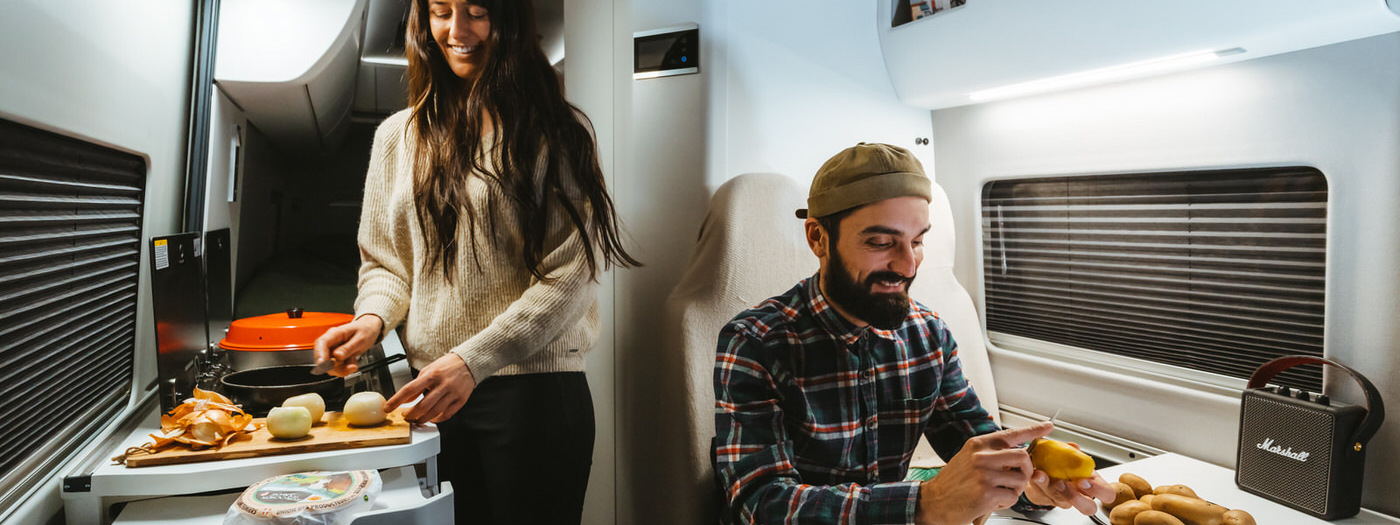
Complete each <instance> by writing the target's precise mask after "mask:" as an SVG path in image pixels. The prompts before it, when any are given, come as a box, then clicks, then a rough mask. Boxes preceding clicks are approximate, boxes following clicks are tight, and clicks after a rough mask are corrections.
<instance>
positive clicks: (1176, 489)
mask: <svg viewBox="0 0 1400 525" xmlns="http://www.w3.org/2000/svg"><path fill="white" fill-rule="evenodd" d="M1152 493H1153V494H1176V495H1178V496H1186V497H1188V498H1196V499H1201V497H1200V496H1197V495H1196V491H1194V490H1191V487H1188V486H1186V485H1157V486H1156V487H1155V488H1153V489H1152Z"/></svg>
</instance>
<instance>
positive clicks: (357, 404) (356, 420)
mask: <svg viewBox="0 0 1400 525" xmlns="http://www.w3.org/2000/svg"><path fill="white" fill-rule="evenodd" d="M385 417H386V414H385V413H384V395H383V394H380V393H379V392H359V393H356V394H355V395H353V396H350V399H347V400H345V421H347V422H349V423H350V424H351V425H355V426H357V427H368V426H372V425H378V424H380V423H383V422H384V418H385Z"/></svg>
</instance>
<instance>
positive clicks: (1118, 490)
mask: <svg viewBox="0 0 1400 525" xmlns="http://www.w3.org/2000/svg"><path fill="white" fill-rule="evenodd" d="M1108 486H1110V487H1113V492H1114V494H1115V496H1114V497H1113V501H1105V502H1104V503H1103V508H1104V510H1113V507H1117V506H1119V505H1122V504H1124V503H1127V502H1129V501H1133V488H1132V487H1129V486H1128V485H1127V484H1124V483H1120V482H1117V481H1115V482H1113V483H1109V484H1108Z"/></svg>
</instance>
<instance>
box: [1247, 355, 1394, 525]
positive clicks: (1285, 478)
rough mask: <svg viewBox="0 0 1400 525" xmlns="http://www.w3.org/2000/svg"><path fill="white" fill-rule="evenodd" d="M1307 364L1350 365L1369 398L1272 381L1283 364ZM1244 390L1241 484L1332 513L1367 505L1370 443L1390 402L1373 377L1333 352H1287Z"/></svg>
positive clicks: (1345, 512)
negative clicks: (1361, 400)
mask: <svg viewBox="0 0 1400 525" xmlns="http://www.w3.org/2000/svg"><path fill="white" fill-rule="evenodd" d="M1307 364H1326V365H1332V366H1335V367H1337V368H1340V369H1342V370H1345V371H1346V372H1347V373H1348V374H1350V375H1351V377H1352V378H1353V379H1355V380H1356V381H1357V382H1358V383H1361V387H1362V389H1363V390H1365V392H1366V405H1367V406H1365V407H1359V406H1353V405H1348V404H1345V403H1338V402H1334V401H1331V400H1329V399H1328V398H1327V396H1325V395H1322V394H1317V393H1311V392H1305V391H1301V390H1294V389H1291V388H1289V387H1286V386H1266V385H1267V384H1268V382H1269V380H1270V379H1273V378H1274V376H1276V375H1278V373H1279V372H1282V371H1284V370H1287V369H1289V368H1292V367H1294V366H1298V365H1307ZM1243 396H1244V397H1243V402H1242V403H1241V404H1240V444H1239V451H1238V457H1237V459H1238V463H1237V469H1236V471H1235V483H1236V484H1237V485H1239V486H1240V488H1241V489H1244V490H1246V491H1248V492H1252V493H1254V494H1258V495H1260V496H1263V497H1265V498H1268V499H1271V500H1274V501H1277V502H1279V503H1282V504H1284V505H1287V506H1289V507H1293V508H1295V509H1298V510H1300V511H1303V512H1306V513H1308V514H1312V515H1313V516H1317V517H1319V518H1322V519H1327V520H1330V519H1337V518H1345V517H1348V516H1352V515H1355V514H1356V513H1357V512H1358V511H1360V510H1361V475H1362V472H1363V471H1364V467H1365V464H1366V443H1367V442H1368V441H1369V440H1370V439H1371V436H1373V435H1375V433H1376V430H1377V429H1378V428H1380V426H1381V421H1382V420H1384V419H1385V405H1384V404H1383V403H1382V402H1381V396H1380V393H1379V392H1377V391H1376V387H1375V386H1373V385H1371V381H1370V380H1368V379H1366V377H1364V376H1362V375H1361V374H1358V373H1356V371H1354V370H1352V369H1350V368H1347V367H1345V366H1342V365H1341V364H1339V363H1337V362H1335V361H1332V360H1328V359H1322V358H1318V357H1309V356H1285V357H1280V358H1278V359H1275V360H1273V361H1269V362H1268V363H1265V364H1264V366H1261V367H1259V369H1258V370H1255V371H1254V374H1253V375H1251V376H1250V378H1249V386H1248V387H1247V388H1246V389H1245V391H1244V395H1243Z"/></svg>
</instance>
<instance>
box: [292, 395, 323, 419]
mask: <svg viewBox="0 0 1400 525" xmlns="http://www.w3.org/2000/svg"><path fill="white" fill-rule="evenodd" d="M282 406H284V407H305V408H306V410H308V411H310V412H311V424H312V425H315V424H316V423H320V422H321V416H322V415H324V414H325V413H326V400H325V399H321V394H317V393H315V392H312V393H309V394H302V395H299V396H292V397H289V398H287V400H286V401H283V402H282Z"/></svg>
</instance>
